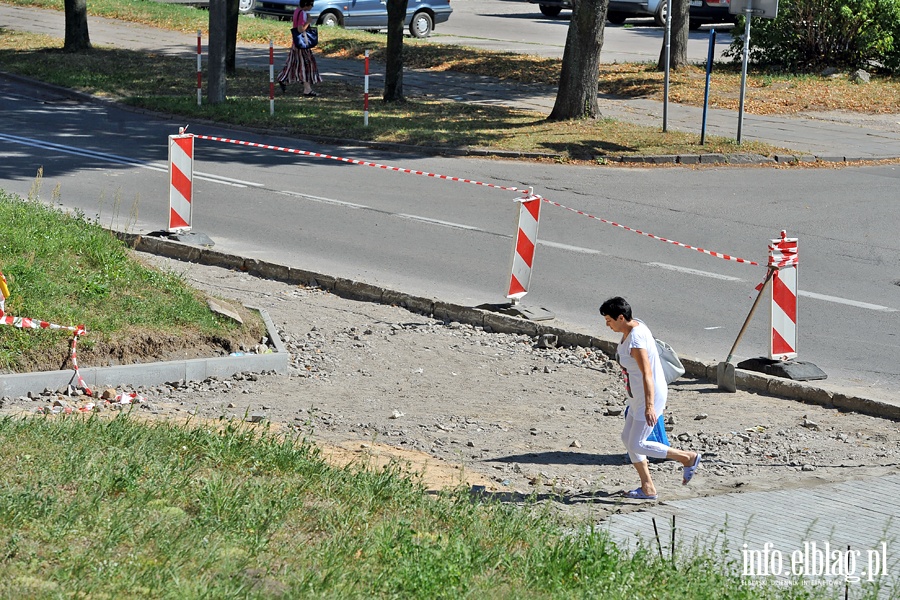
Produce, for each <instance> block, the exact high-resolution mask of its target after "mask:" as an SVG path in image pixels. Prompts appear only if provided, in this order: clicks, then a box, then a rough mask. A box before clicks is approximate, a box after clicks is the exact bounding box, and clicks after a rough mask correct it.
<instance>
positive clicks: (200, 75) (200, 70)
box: [197, 29, 203, 106]
mask: <svg viewBox="0 0 900 600" xmlns="http://www.w3.org/2000/svg"><path fill="white" fill-rule="evenodd" d="M202 40H203V32H202V31H200V30H199V29H198V30H197V106H200V104H201V100H200V98H201V96H202V90H203V59H202V57H203V46H202Z"/></svg>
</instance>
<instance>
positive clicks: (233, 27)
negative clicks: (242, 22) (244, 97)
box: [213, 0, 240, 75]
mask: <svg viewBox="0 0 900 600" xmlns="http://www.w3.org/2000/svg"><path fill="white" fill-rule="evenodd" d="M213 1H215V0H213ZM226 4H227V11H228V13H227V14H228V27H227V31H228V38H227V39H226V47H225V73H226V74H228V75H234V74H235V73H237V56H236V54H237V32H238V10H239V8H240V0H228V1H227V3H226Z"/></svg>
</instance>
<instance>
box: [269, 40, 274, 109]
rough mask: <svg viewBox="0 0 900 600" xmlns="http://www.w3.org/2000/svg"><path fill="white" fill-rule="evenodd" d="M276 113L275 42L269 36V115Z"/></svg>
mask: <svg viewBox="0 0 900 600" xmlns="http://www.w3.org/2000/svg"><path fill="white" fill-rule="evenodd" d="M274 114H275V42H274V41H273V40H272V39H271V38H269V116H271V115H274Z"/></svg>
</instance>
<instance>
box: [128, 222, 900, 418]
mask: <svg viewBox="0 0 900 600" xmlns="http://www.w3.org/2000/svg"><path fill="white" fill-rule="evenodd" d="M115 234H116V235H117V236H118V237H119V239H121V240H122V241H123V242H124V243H126V244H127V245H128V246H130V247H132V248H134V249H135V250H138V251H140V252H152V253H154V254H159V255H161V256H167V257H170V258H175V257H177V256H201V255H202V256H203V258H204V260H205V261H206V262H204V264H209V265H211V266H220V267H224V268H235V269H237V270H243V271H248V272H249V270H248V269H247V263H248V262H249V263H253V265H254V267H253V269H252V271H253V273H257V274H258V275H256V276H260V277H268V276H269V275H271V277H268V278H270V279H274V280H277V281H284V282H286V283H292V284H298V285H300V284H302V285H309V286H312V287H319V288H322V289H326V290H328V291H331V292H332V293H334V294H336V295H338V296H341V297H343V298H348V299H351V300H360V301H366V302H380V303H384V304H396V305H398V306H404V307H405V308H407V309H408V310H411V311H415V312H419V313H421V314H425V315H429V316H433V317H434V318H436V319H440V320H443V321H447V322H453V321H457V322H459V323H465V324H469V325H473V326H476V327H483V328H485V329H486V330H487V329H490V330H491V331H494V332H497V333H512V334H522V335H528V336H531V337H539V336H541V335H544V334H551V335H554V336H556V337H557V340H558V344H559V345H561V346H577V347H582V348H597V349H599V350H601V351H603V352H604V353H605V354H607V355H608V356H614V355H615V351H616V345H615V344H614V343H613V342H611V341H608V340H604V339H601V338H598V337H594V336H591V335H587V334H583V333H579V332H574V331H569V330H565V329H562V328H559V327H556V326H553V325H548V324H546V323H545V322H542V321H529V320H527V319H522V318H519V317H514V316H510V315H505V314H502V313H496V312H492V311H489V310H484V309H481V308H476V307H469V306H462V305H458V304H453V303H448V302H442V301H439V300H432V299H428V298H423V297H420V296H412V295H409V294H405V293H403V292H399V291H396V290H390V289H386V288H381V287H379V286H376V285H372V284H368V283H363V282H357V281H353V280H349V279H343V278H335V277H330V276H328V275H323V274H320V273H314V272H311V271H304V270H302V269H294V268H287V267H285V266H283V265H277V264H273V263H266V262H264V261H257V260H255V259H252V260H251V259H241V257H239V256H234V255H229V254H226V253H222V252H218V251H216V252H202V253H192V252H189V251H186V250H184V249H181V248H174V246H181V245H183V244H181V243H180V242H176V241H170V240H162V239H159V238H147V237H144V236H140V235H133V234H127V233H120V232H116V233H115ZM148 239H150V240H153V241H151V242H148V241H147V240H148ZM214 260H221V263H219V264H216V263H215V262H212V261H214ZM235 265H237V266H235ZM242 267H243V268H242ZM286 360H287V359H286V358H285V361H286ZM681 361H682V363H683V364H684V367H685V372H686V374H687V375H688V376H690V377H694V378H698V379H706V380H708V381H712V382H714V381H716V378H717V367H718V363H706V362H703V361H700V360H696V359H694V358H691V357H687V356H682V357H681ZM735 383H736V384H737V387H738V388H739V389H743V390H748V391H754V392H758V393H763V394H769V395H772V396H778V397H782V398H788V399H792V400H799V401H801V402H807V403H811V404H819V405H822V406H825V407H833V408H837V409H840V410H846V411H853V412H858V413H861V414H867V415H870V416H873V417H879V418H886V419H892V420H898V421H900V403H898V404H893V403H890V402H886V401H882V400H876V399H872V398H865V397H862V396H859V395H852V394H846V393H843V392H839V391H832V390H828V389H825V388H821V387H818V386H816V385H813V384H809V383H806V382H800V381H792V380H786V379H780V378H777V377H772V376H770V375H765V374H762V373H756V372H752V371H744V370H741V369H736V370H735ZM676 385H677V384H676Z"/></svg>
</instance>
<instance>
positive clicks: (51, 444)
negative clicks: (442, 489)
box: [0, 415, 811, 600]
mask: <svg viewBox="0 0 900 600" xmlns="http://www.w3.org/2000/svg"><path fill="white" fill-rule="evenodd" d="M252 427H253V426H250V425H247V424H235V423H231V422H223V424H222V426H221V427H219V428H212V427H199V426H191V425H174V424H171V423H163V422H159V423H154V424H149V425H148V424H142V423H140V422H137V421H135V420H134V419H132V418H129V417H128V416H127V415H120V416H118V417H117V418H115V419H112V420H106V419H103V418H99V417H96V416H95V417H91V418H78V417H75V418H62V417H34V418H28V419H13V418H5V419H3V420H0V468H2V470H3V472H4V477H3V479H2V481H0V501H2V503H3V506H4V510H3V511H0V596H4V597H35V598H37V597H42V598H43V597H46V598H55V597H71V596H75V597H90V598H100V597H115V598H151V597H152V598H179V599H186V598H201V597H203V598H373V597H374V598H462V597H479V598H604V599H618V598H622V599H625V598H627V599H633V598H655V597H663V596H665V597H666V598H671V599H679V598H683V599H691V600H696V599H702V598H709V599H712V598H715V599H727V598H741V599H752V598H773V597H783V598H800V597H811V596H810V595H807V594H808V592H809V589H808V588H807V589H804V590H800V589H792V588H788V589H781V590H779V589H777V588H776V587H775V586H767V585H763V586H762V587H754V586H752V585H751V583H750V582H748V581H746V580H741V579H739V578H738V577H735V576H732V575H729V574H728V573H726V569H728V568H732V567H733V566H734V565H732V564H727V557H726V560H725V561H722V560H721V559H722V557H716V562H715V563H714V562H713V560H712V558H711V557H709V556H701V557H698V558H694V559H691V560H686V561H683V562H681V563H679V564H678V565H677V566H675V565H672V564H671V563H670V562H667V561H662V560H659V559H658V558H657V557H656V555H655V553H654V552H649V551H647V550H640V551H638V552H636V553H633V554H627V553H624V552H621V551H620V550H619V549H618V548H617V547H616V546H615V545H614V544H612V543H611V542H610V541H609V539H608V538H607V536H606V535H605V534H604V533H602V532H600V531H598V530H592V529H590V528H588V527H576V528H573V527H572V526H573V524H572V523H565V522H564V521H562V520H561V519H559V518H558V517H554V516H552V515H551V514H550V513H549V512H548V511H546V510H544V509H541V508H534V509H533V510H520V509H519V507H516V506H510V505H503V504H500V503H493V502H486V503H480V502H476V501H473V500H472V499H471V498H470V497H469V495H468V493H467V492H466V491H465V490H460V491H458V492H456V493H450V494H445V495H439V496H429V495H426V494H425V493H424V492H425V490H424V489H423V487H422V486H421V484H420V483H419V482H418V480H417V479H416V478H415V477H413V476H411V475H409V474H407V473H405V472H404V470H403V468H402V465H397V464H394V465H391V466H389V467H385V468H384V469H365V468H362V467H361V466H360V465H355V466H349V467H345V468H340V469H338V468H334V467H330V466H328V465H326V464H325V463H324V462H323V461H322V460H321V458H320V457H319V455H318V452H317V450H316V448H315V447H314V446H312V445H310V444H309V443H307V442H306V441H305V440H303V439H291V438H285V437H277V436H275V435H274V434H271V433H268V432H267V431H266V430H263V429H256V428H252ZM576 525H577V524H576ZM591 531H592V532H591Z"/></svg>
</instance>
